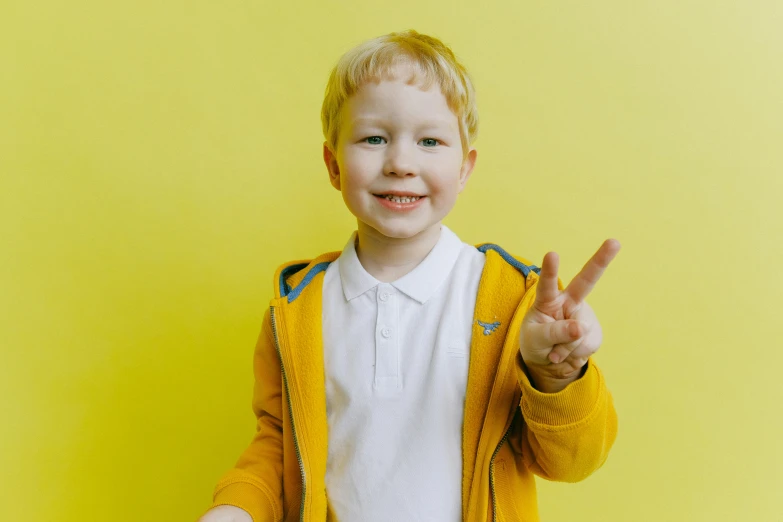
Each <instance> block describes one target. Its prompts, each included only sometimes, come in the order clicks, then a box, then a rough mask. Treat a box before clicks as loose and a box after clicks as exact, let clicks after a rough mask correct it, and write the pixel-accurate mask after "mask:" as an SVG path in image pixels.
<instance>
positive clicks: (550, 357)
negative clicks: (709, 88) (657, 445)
mask: <svg viewBox="0 0 783 522" xmlns="http://www.w3.org/2000/svg"><path fill="white" fill-rule="evenodd" d="M322 119H323V128H324V134H325V137H326V142H325V143H324V148H323V156H324V161H325V163H326V166H327V169H328V172H329V180H330V182H331V184H332V186H333V187H334V188H336V189H337V190H339V191H341V192H342V196H343V200H344V201H345V204H346V206H347V207H348V209H349V210H350V212H351V213H352V214H353V215H355V216H356V218H357V225H358V226H357V230H356V231H355V232H354V233H353V234H352V235H351V238H350V240H349V241H348V243H347V244H346V245H345V248H344V249H343V250H342V252H330V253H327V254H323V255H320V256H318V257H316V258H315V259H312V260H304V261H293V262H290V263H285V264H284V265H282V266H281V267H280V268H279V269H278V270H277V273H276V274H275V277H274V291H275V297H274V299H273V300H272V302H271V303H270V307H269V310H268V311H267V313H266V314H265V316H264V323H263V329H262V332H261V335H260V337H259V339H258V344H257V346H256V350H255V358H254V371H255V389H254V394H253V409H254V412H255V414H256V416H257V420H258V424H257V433H256V436H255V438H254V439H253V441H252V442H251V444H250V446H249V447H248V448H247V449H246V450H245V452H244V453H243V454H242V455H241V456H240V458H239V461H238V462H237V464H236V467H235V468H234V469H232V470H230V471H229V472H228V473H227V474H226V475H225V476H224V477H223V478H222V479H221V480H220V481H219V483H218V485H217V487H216V489H215V495H214V503H213V507H212V509H210V510H209V511H208V512H207V513H206V514H205V515H204V516H203V517H202V518H201V521H202V522H239V521H242V522H247V521H251V520H252V521H254V522H266V521H280V520H286V521H293V520H300V521H324V520H340V521H341V522H385V521H389V522H392V521H393V522H403V521H432V522H435V521H437V522H441V521H448V522H456V521H458V520H466V521H490V520H491V521H497V520H505V521H512V520H514V521H516V520H522V521H537V520H538V513H537V506H536V490H535V482H534V478H533V475H534V474H535V475H539V476H541V477H544V478H547V479H550V480H560V481H578V480H582V479H584V478H585V477H587V476H588V475H589V474H590V473H592V472H593V471H595V470H596V469H597V468H599V467H600V466H601V465H602V464H603V462H604V460H605V459H606V456H607V453H608V452H609V449H610V447H611V446H612V443H613V442H614V438H615V434H616V429H617V418H616V415H615V411H614V408H613V406H612V400H611V396H610V394H609V392H608V391H607V389H606V386H605V384H604V379H603V377H602V374H601V372H600V371H599V370H598V367H596V366H595V364H594V362H593V361H592V359H590V355H592V354H593V353H594V352H595V351H596V350H597V349H598V347H599V345H600V343H601V337H602V336H601V328H600V325H599V324H598V321H597V319H596V317H595V315H594V314H593V312H592V310H591V308H590V307H589V306H588V305H587V303H586V302H585V301H584V299H585V297H586V296H587V294H588V293H589V292H590V290H591V289H592V287H593V286H594V285H595V283H596V282H597V281H598V279H599V277H600V276H601V274H602V273H603V271H604V269H605V268H606V267H607V266H608V264H609V262H610V261H611V260H612V258H614V256H615V255H616V254H617V252H618V251H619V248H620V245H619V243H618V242H617V241H615V240H607V241H606V242H604V244H603V245H602V247H601V248H600V249H599V250H598V252H597V253H596V254H595V256H593V258H592V259H591V260H590V261H589V262H588V263H587V264H586V265H585V266H584V268H583V269H582V271H581V272H580V273H579V275H577V276H576V278H574V280H573V282H572V283H571V284H570V285H569V286H568V288H566V289H564V288H563V285H562V283H561V282H560V280H559V279H558V277H557V268H558V258H557V254H555V253H554V252H551V253H548V254H547V255H546V256H545V257H544V261H543V263H542V268H540V269H539V268H538V267H536V266H533V265H531V264H530V262H529V261H527V260H525V259H524V258H517V257H515V256H512V255H510V254H508V253H507V252H506V251H504V250H503V249H502V248H500V247H499V246H497V245H494V244H490V243H484V244H480V245H477V246H475V247H474V246H471V245H468V244H466V243H463V242H462V241H461V240H460V239H459V238H458V237H457V236H456V235H455V234H454V232H452V231H451V230H449V229H448V228H447V227H446V226H444V225H442V224H441V221H442V220H443V218H444V217H445V216H446V215H447V214H448V213H449V211H450V210H451V209H452V207H453V206H454V204H455V202H456V199H457V195H458V194H459V193H460V192H462V190H463V189H464V187H465V184H466V183H467V181H468V178H469V177H470V174H471V171H472V170H473V167H474V165H475V163H476V150H475V149H474V148H471V146H470V144H471V143H472V142H473V141H474V139H475V137H476V132H477V125H478V118H477V113H476V108H475V94H474V92H473V87H472V84H471V81H470V79H469V77H468V74H467V72H466V70H465V69H464V67H463V66H462V65H460V64H459V63H458V62H457V60H456V58H455V57H454V54H453V53H452V52H451V50H450V49H449V48H448V47H446V46H445V45H444V44H443V43H441V42H440V41H439V40H437V39H435V38H432V37H429V36H425V35H422V34H419V33H417V32H415V31H407V32H403V33H392V34H389V35H386V36H382V37H379V38H376V39H374V40H370V41H368V42H365V43H363V44H361V45H359V46H358V47H357V48H355V49H352V50H350V51H349V52H348V53H346V54H345V55H344V56H343V57H342V59H341V60H340V61H339V63H338V64H337V66H336V67H335V69H334V70H333V72H332V75H331V77H330V79H329V83H328V87H327V89H326V98H325V100H324V104H323V112H322Z"/></svg>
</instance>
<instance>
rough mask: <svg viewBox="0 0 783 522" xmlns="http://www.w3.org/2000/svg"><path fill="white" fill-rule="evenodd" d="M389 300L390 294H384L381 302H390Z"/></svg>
mask: <svg viewBox="0 0 783 522" xmlns="http://www.w3.org/2000/svg"><path fill="white" fill-rule="evenodd" d="M388 300H389V294H388V293H387V292H383V293H382V294H381V301H388Z"/></svg>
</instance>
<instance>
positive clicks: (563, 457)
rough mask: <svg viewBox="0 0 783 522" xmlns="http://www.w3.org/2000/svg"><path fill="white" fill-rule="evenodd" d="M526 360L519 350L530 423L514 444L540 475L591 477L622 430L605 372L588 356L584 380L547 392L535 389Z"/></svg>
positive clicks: (520, 377)
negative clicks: (525, 368) (524, 365)
mask: <svg viewBox="0 0 783 522" xmlns="http://www.w3.org/2000/svg"><path fill="white" fill-rule="evenodd" d="M522 364H523V363H522V356H521V355H520V354H517V364H516V371H517V379H518V381H519V385H520V387H521V389H522V400H521V402H520V406H519V407H520V409H521V413H522V417H523V419H524V422H522V423H520V425H519V426H518V433H517V437H516V440H512V447H514V446H515V449H516V450H517V451H518V452H521V453H522V456H523V460H524V462H525V463H526V464H527V467H528V468H529V469H530V470H531V471H532V472H533V473H535V474H536V475H539V476H540V477H543V478H546V479H548V480H555V481H562V482H578V481H580V480H582V479H584V478H586V477H588V476H589V475H590V474H591V473H593V472H594V471H595V470H597V469H598V468H600V467H601V465H603V463H604V461H605V460H606V457H607V455H608V454H609V450H610V449H611V447H612V444H613V443H614V440H615V437H616V435H617V413H616V412H615V409H614V405H613V404H612V396H611V394H610V393H609V390H608V389H607V388H606V384H605V382H604V378H603V375H602V373H601V371H600V370H599V369H598V366H596V365H595V363H594V361H593V360H592V359H588V362H587V369H586V371H585V372H584V374H583V375H582V376H581V377H580V378H579V379H577V380H576V381H574V382H572V383H571V384H569V385H568V386H566V387H565V389H563V390H561V391H559V392H556V393H543V392H540V391H538V390H536V389H535V388H533V386H532V385H531V383H530V380H529V379H528V377H527V374H526V373H525V371H524V369H523V366H522ZM515 443H516V444H515Z"/></svg>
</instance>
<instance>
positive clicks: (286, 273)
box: [279, 243, 541, 303]
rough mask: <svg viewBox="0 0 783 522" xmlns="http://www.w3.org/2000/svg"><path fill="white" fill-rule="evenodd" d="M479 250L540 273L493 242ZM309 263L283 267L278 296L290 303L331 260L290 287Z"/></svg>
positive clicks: (525, 270) (312, 269) (533, 266)
mask: <svg viewBox="0 0 783 522" xmlns="http://www.w3.org/2000/svg"><path fill="white" fill-rule="evenodd" d="M478 250H479V252H482V253H484V254H486V253H487V250H494V251H495V252H497V253H498V255H500V257H501V258H503V260H504V261H506V263H508V264H509V265H511V266H513V267H514V268H516V269H517V270H519V271H520V272H521V273H522V275H523V276H524V277H525V278H527V275H528V274H529V273H530V271H531V270H532V271H533V272H535V273H536V274H540V273H541V269H540V268H539V267H537V266H535V265H526V264H524V263H522V262H520V261H518V260H517V259H516V258H514V256H512V255H511V254H509V253H508V252H506V251H505V250H503V248H501V247H500V246H498V245H495V244H494V243H486V244H484V245H481V246H480V247H478ZM309 264H310V263H298V264H295V265H291V266H289V267H286V268H284V269H283V271H282V272H281V273H280V282H279V285H280V297H287V298H288V302H289V303H292V302H293V301H294V300H295V299H296V298H297V297H299V295H300V294H301V293H302V291H303V290H304V289H305V287H307V285H309V284H310V281H312V280H313V279H314V278H315V276H317V275H318V274H319V273H321V272H324V271H325V270H326V269H327V268H328V267H329V265H330V264H331V261H324V262H322V263H318V264H316V265H315V266H313V267H312V268H311V269H310V271H309V272H307V274H306V275H305V277H304V279H302V281H301V282H300V283H299V284H298V285H296V287H295V288H291V285H289V284H288V283H286V279H288V278H289V277H291V276H292V275H293V274H295V273H297V272H299V271H300V270H303V269H304V268H306V267H307V266H308V265H309Z"/></svg>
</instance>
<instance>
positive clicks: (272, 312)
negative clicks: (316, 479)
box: [269, 306, 307, 522]
mask: <svg viewBox="0 0 783 522" xmlns="http://www.w3.org/2000/svg"><path fill="white" fill-rule="evenodd" d="M269 313H270V315H271V319H272V336H273V337H274V338H275V349H276V350H277V356H278V357H279V358H280V371H281V372H282V374H283V384H284V385H285V395H286V402H288V414H289V415H290V416H291V432H292V433H293V435H294V449H295V450H296V460H297V461H298V462H299V473H300V474H301V475H302V502H301V506H300V507H299V520H300V522H302V521H304V506H305V491H306V488H307V483H306V481H305V470H304V463H303V462H302V455H301V453H299V441H298V440H297V438H296V429H295V426H294V409H293V408H292V407H291V390H290V389H289V388H288V379H286V376H285V367H284V366H283V354H282V353H280V342H279V340H278V338H277V323H276V322H275V307H274V306H270V307H269Z"/></svg>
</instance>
